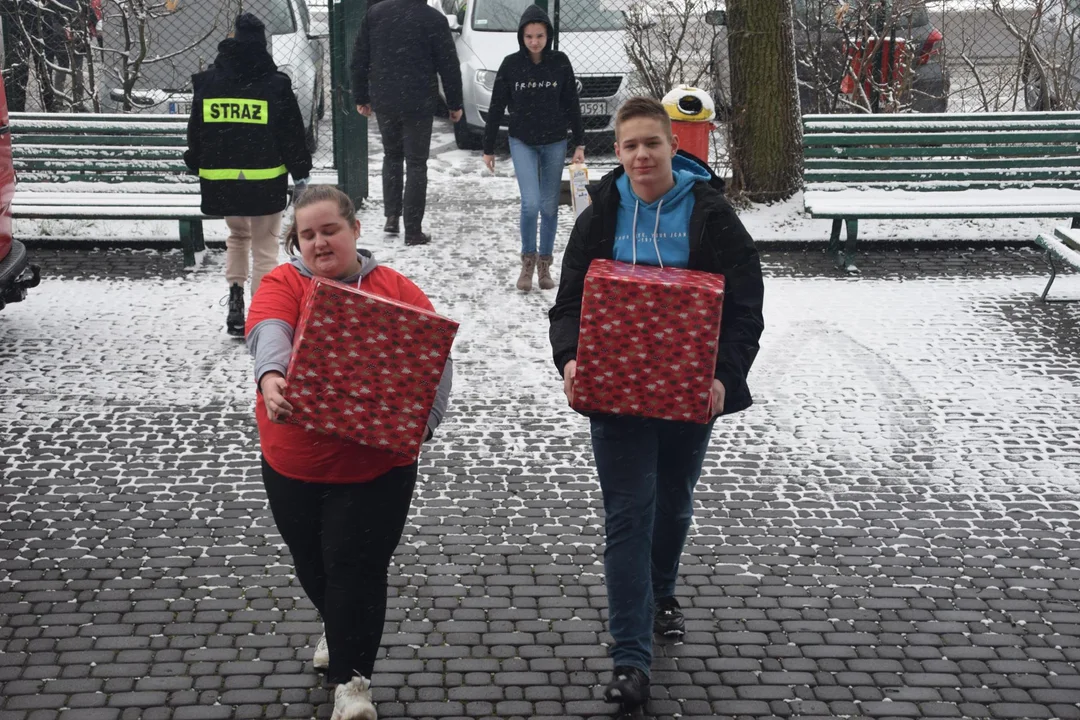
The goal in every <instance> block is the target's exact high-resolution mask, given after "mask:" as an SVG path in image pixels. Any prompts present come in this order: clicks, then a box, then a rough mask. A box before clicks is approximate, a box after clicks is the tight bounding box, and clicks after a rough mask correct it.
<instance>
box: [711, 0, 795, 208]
mask: <svg viewBox="0 0 1080 720" xmlns="http://www.w3.org/2000/svg"><path fill="white" fill-rule="evenodd" d="M727 25H728V56H729V62H730V63H731V65H730V67H731V96H732V122H731V162H732V180H733V185H734V187H733V190H734V191H735V192H736V193H742V194H743V195H745V196H746V197H747V198H748V199H749V200H751V201H753V202H769V201H773V200H783V199H785V198H788V197H790V196H791V195H793V194H794V193H795V191H796V190H798V189H799V185H800V182H801V179H802V126H801V117H800V114H799V91H798V86H797V85H796V76H795V37H794V29H793V23H792V9H791V0H769V1H768V2H762V0H728V2H727Z"/></svg>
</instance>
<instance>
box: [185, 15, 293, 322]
mask: <svg viewBox="0 0 1080 720" xmlns="http://www.w3.org/2000/svg"><path fill="white" fill-rule="evenodd" d="M191 84H192V87H193V88H194V96H193V98H192V102H191V117H190V118H189V119H188V129H187V142H188V149H187V151H186V152H185V153H184V163H185V164H186V165H187V166H188V168H189V169H190V170H191V172H192V173H194V174H196V175H198V176H199V186H200V190H201V192H202V211H203V212H204V213H206V214H207V215H217V216H224V218H225V223H226V225H228V227H229V236H228V237H227V238H226V239H225V280H226V282H227V283H228V284H229V311H228V315H227V316H226V317H225V326H226V329H227V331H228V333H229V334H230V335H236V336H240V337H243V335H244V283H245V282H246V281H247V278H248V265H249V264H250V265H251V295H252V297H254V295H255V292H256V291H257V290H258V289H259V283H260V281H261V280H262V278H263V276H264V275H266V273H268V272H270V271H271V270H273V269H274V268H275V267H276V266H277V263H278V236H279V234H280V232H281V213H282V212H283V211H284V210H285V205H286V203H287V201H288V178H287V176H286V174H287V173H288V174H291V175H292V176H293V180H295V181H296V186H295V188H294V191H293V194H294V195H296V194H297V193H299V192H300V191H301V190H302V189H303V187H304V185H306V184H307V182H308V175H309V174H310V173H311V153H310V152H309V151H308V148H307V143H306V141H305V129H304V119H303V116H302V115H301V114H300V105H299V104H298V103H297V102H296V95H295V94H293V90H292V83H291V82H290V81H289V76H288V75H286V74H284V73H282V72H278V69H277V65H275V64H274V59H273V57H271V55H270V50H269V48H268V47H267V45H266V28H265V26H264V25H263V23H262V21H261V20H259V19H258V18H257V17H255V16H254V15H252V14H251V13H243V14H241V15H239V16H238V17H237V18H236V31H235V33H234V35H233V37H231V38H226V39H225V40H222V41H221V43H220V44H219V45H218V55H217V58H216V59H215V60H214V64H213V65H211V66H210V67H209V68H208V69H207V70H205V71H203V72H201V73H197V74H195V75H193V76H192V77H191Z"/></svg>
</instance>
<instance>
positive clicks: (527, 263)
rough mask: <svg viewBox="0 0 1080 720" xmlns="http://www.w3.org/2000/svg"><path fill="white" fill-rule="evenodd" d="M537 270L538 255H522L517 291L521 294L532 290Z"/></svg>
mask: <svg viewBox="0 0 1080 720" xmlns="http://www.w3.org/2000/svg"><path fill="white" fill-rule="evenodd" d="M535 269H536V254H535V253H533V254H528V255H527V254H525V253H522V254H521V274H520V275H518V279H517V289H518V290H520V291H521V292H529V291H530V290H532V276H533V270H535Z"/></svg>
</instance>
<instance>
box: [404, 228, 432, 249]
mask: <svg viewBox="0 0 1080 720" xmlns="http://www.w3.org/2000/svg"><path fill="white" fill-rule="evenodd" d="M429 242H431V236H430V235H428V234H427V233H425V232H420V231H419V230H417V231H416V232H412V233H411V232H406V233H405V244H406V245H427V244H428V243H429Z"/></svg>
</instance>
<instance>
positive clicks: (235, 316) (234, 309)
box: [225, 283, 244, 337]
mask: <svg viewBox="0 0 1080 720" xmlns="http://www.w3.org/2000/svg"><path fill="white" fill-rule="evenodd" d="M225 328H226V330H228V332H229V334H230V335H235V336H237V337H244V288H243V286H241V285H237V284H236V283H233V285H232V286H231V287H230V288H229V314H228V316H226V318H225Z"/></svg>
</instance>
